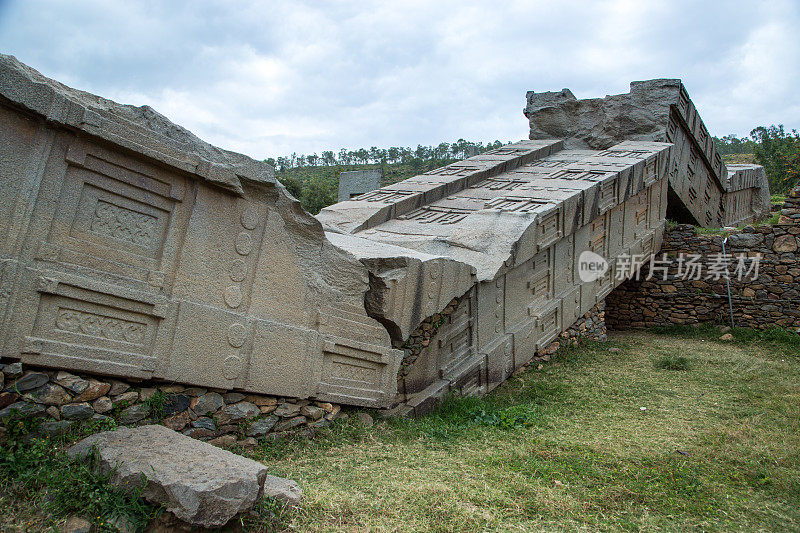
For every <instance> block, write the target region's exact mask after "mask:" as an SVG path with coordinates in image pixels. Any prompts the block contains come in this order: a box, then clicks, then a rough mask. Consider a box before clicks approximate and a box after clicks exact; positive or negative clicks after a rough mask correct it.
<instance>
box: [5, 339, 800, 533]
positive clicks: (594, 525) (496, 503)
mask: <svg viewBox="0 0 800 533" xmlns="http://www.w3.org/2000/svg"><path fill="white" fill-rule="evenodd" d="M730 333H731V334H732V336H733V339H732V340H730V341H722V340H721V339H720V336H721V335H722V330H720V329H719V328H718V327H716V326H712V325H704V326H701V327H678V326H675V327H669V328H654V329H653V330H651V331H646V332H630V333H624V334H622V333H616V334H612V335H611V336H610V339H611V340H610V342H608V343H604V344H599V343H586V344H583V345H580V346H577V347H570V348H567V349H565V350H564V351H562V352H559V354H558V356H557V357H555V358H554V359H553V361H551V362H550V363H546V364H542V365H532V366H531V367H530V368H529V369H528V370H527V371H525V372H523V373H521V374H519V375H517V376H515V377H512V378H511V379H510V380H508V381H507V382H506V383H504V384H503V385H502V386H500V387H498V388H497V389H496V390H495V391H494V392H492V393H491V394H489V395H487V396H485V397H483V398H460V397H453V398H450V399H448V400H447V401H446V402H445V403H444V404H443V405H442V406H441V407H440V409H438V410H437V411H436V412H434V413H433V414H431V415H429V416H425V417H420V418H417V419H388V420H382V419H380V418H377V417H376V424H375V425H374V426H372V427H363V426H361V425H359V424H357V423H356V422H355V418H356V417H355V416H352V414H353V413H352V412H351V416H350V419H349V420H348V421H346V422H337V423H336V424H334V425H333V426H332V427H331V429H330V430H329V431H327V432H324V433H320V434H319V435H318V436H317V437H316V438H314V439H312V440H307V439H304V438H298V439H293V440H287V441H277V442H273V443H265V444H264V445H263V446H262V447H261V448H259V449H257V450H255V451H251V452H248V454H249V455H250V456H251V457H253V458H255V459H257V460H260V461H262V462H264V463H265V464H266V465H267V466H268V468H269V470H270V473H271V474H274V475H279V476H285V477H289V478H292V479H295V480H297V481H298V483H300V485H301V487H302V488H303V490H304V493H305V500H304V502H303V504H302V505H301V506H300V507H299V508H298V509H296V510H287V509H283V508H281V507H280V505H278V504H277V503H276V502H275V501H274V500H264V501H262V502H260V503H259V504H258V506H257V507H256V509H255V512H254V513H252V514H251V515H248V516H247V517H245V518H243V519H242V520H241V522H242V524H241V526H240V527H241V528H242V529H243V530H245V531H283V530H290V531H326V532H327V531H348V532H349V531H441V532H445V531H447V532H449V531H470V532H471V531H792V530H799V529H800V335H797V334H796V333H792V332H789V331H786V330H780V329H774V330H767V331H754V330H747V329H740V328H733V329H732V330H730ZM611 348H617V349H616V350H611ZM642 408H644V409H642ZM73 438H75V437H73ZM61 445H62V444H58V443H53V442H49V441H41V442H36V441H35V442H33V443H28V444H26V445H25V446H20V447H18V448H15V450H13V451H12V452H9V451H8V446H5V447H3V448H0V449H2V450H3V452H2V453H3V455H2V457H3V458H2V459H0V461H2V462H0V530H2V531H14V530H37V531H38V530H47V529H49V528H55V529H56V530H58V528H59V527H60V526H59V524H62V523H63V517H65V516H67V515H69V514H72V513H76V514H81V515H83V516H89V517H91V518H93V519H95V520H96V522H97V523H98V524H99V523H100V522H102V523H103V524H105V525H107V524H108V521H109V520H111V519H113V516H114V513H119V514H123V515H125V516H129V517H131V518H130V519H131V520H134V521H138V523H139V524H142V523H144V522H145V521H146V520H147V519H148V518H149V517H150V516H152V514H154V513H155V512H156V510H155V509H153V508H151V507H148V506H144V505H142V504H141V503H140V502H138V501H136V500H135V499H131V498H130V497H126V496H124V495H120V494H118V493H116V492H114V491H113V490H112V489H110V488H109V487H108V484H107V482H106V480H105V479H103V478H98V477H97V476H94V474H93V473H92V470H91V468H90V465H82V464H75V463H70V462H69V461H66V460H65V459H64V458H63V455H60V454H59V450H60V446H61ZM9 453H10V455H9ZM95 517H100V518H95ZM28 522H30V523H31V525H28Z"/></svg>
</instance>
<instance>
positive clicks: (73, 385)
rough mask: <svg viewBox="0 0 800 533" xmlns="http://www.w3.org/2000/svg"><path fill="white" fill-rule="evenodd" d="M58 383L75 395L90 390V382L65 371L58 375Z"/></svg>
mask: <svg viewBox="0 0 800 533" xmlns="http://www.w3.org/2000/svg"><path fill="white" fill-rule="evenodd" d="M56 383H58V384H59V385H61V386H62V387H65V388H66V389H68V390H70V391H72V392H74V393H75V394H81V393H82V392H83V391H85V390H86V389H87V388H89V382H88V381H87V380H85V379H83V378H79V377H78V376H76V375H74V374H70V373H69V372H63V371H62V372H59V373H58V374H56Z"/></svg>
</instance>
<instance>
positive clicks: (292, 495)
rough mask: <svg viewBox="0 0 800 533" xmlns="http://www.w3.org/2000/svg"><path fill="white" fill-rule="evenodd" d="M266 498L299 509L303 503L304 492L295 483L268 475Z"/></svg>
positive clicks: (265, 489)
mask: <svg viewBox="0 0 800 533" xmlns="http://www.w3.org/2000/svg"><path fill="white" fill-rule="evenodd" d="M264 496H267V497H269V498H275V499H276V500H278V501H280V502H282V503H283V504H284V505H287V506H289V507H297V506H298V505H300V503H301V502H302V501H303V491H302V489H301V488H300V485H298V484H297V483H296V482H295V481H292V480H291V479H285V478H281V477H277V476H271V475H267V477H266V478H265V479H264Z"/></svg>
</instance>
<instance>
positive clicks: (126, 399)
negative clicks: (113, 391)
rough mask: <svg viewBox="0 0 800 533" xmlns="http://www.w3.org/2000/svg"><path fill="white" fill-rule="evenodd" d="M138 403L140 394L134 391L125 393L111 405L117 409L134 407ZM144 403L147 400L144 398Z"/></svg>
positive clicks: (112, 401)
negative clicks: (121, 406)
mask: <svg viewBox="0 0 800 533" xmlns="http://www.w3.org/2000/svg"><path fill="white" fill-rule="evenodd" d="M137 401H139V393H138V392H136V391H135V390H133V391H128V392H123V393H122V394H120V395H119V396H117V397H116V398H114V399H112V400H111V403H112V404H113V405H114V407H117V406H118V405H124V406H129V405H133V404H135V403H136V402H137ZM142 401H143V402H144V401H146V400H145V399H144V398H142Z"/></svg>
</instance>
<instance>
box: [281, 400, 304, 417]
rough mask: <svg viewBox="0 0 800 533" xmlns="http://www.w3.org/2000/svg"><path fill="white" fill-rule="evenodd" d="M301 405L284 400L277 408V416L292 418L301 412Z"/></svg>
mask: <svg viewBox="0 0 800 533" xmlns="http://www.w3.org/2000/svg"><path fill="white" fill-rule="evenodd" d="M300 409H301V407H300V406H299V405H297V404H296V403H288V402H284V403H282V404H280V405H279V406H278V408H277V409H275V416H281V417H284V418H291V417H293V416H297V415H299V414H300Z"/></svg>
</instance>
